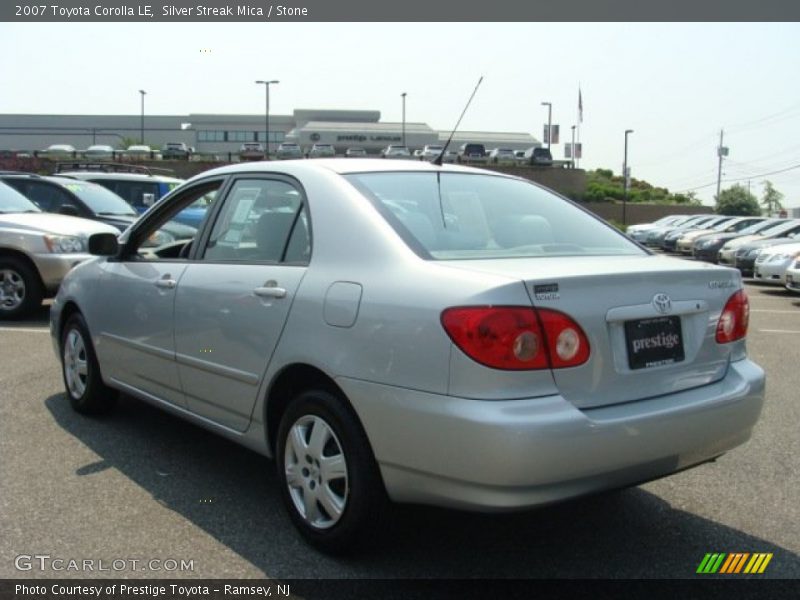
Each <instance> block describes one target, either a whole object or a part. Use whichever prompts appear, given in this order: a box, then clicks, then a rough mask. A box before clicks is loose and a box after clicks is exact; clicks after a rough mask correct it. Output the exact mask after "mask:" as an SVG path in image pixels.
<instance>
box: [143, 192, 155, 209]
mask: <svg viewBox="0 0 800 600" xmlns="http://www.w3.org/2000/svg"><path fill="white" fill-rule="evenodd" d="M155 203H156V195H155V194H142V204H144V205H145V206H153V204H155Z"/></svg>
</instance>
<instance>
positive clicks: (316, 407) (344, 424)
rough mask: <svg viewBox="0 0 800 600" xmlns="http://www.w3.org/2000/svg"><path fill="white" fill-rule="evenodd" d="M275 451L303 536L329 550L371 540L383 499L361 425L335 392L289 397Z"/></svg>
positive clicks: (341, 549) (291, 510) (284, 488)
mask: <svg viewBox="0 0 800 600" xmlns="http://www.w3.org/2000/svg"><path fill="white" fill-rule="evenodd" d="M276 450H277V452H276V454H277V457H276V459H277V461H276V462H277V468H278V477H279V479H280V481H281V484H282V485H281V492H282V496H283V499H284V503H285V505H286V508H287V510H288V511H289V516H290V518H291V519H292V522H293V523H294V525H295V526H296V527H297V529H298V530H299V531H300V533H301V534H302V535H303V537H304V538H305V539H306V540H308V541H309V542H310V543H311V544H312V545H314V546H315V547H317V548H318V549H320V550H323V551H325V552H330V553H341V552H345V551H348V550H353V549H356V548H358V547H360V546H363V545H364V543H366V542H368V541H370V540H368V539H367V537H366V534H367V532H368V531H371V532H373V533H374V531H375V524H376V523H379V522H380V520H379V514H381V513H382V512H383V510H385V508H386V503H387V502H388V501H387V499H386V493H385V491H384V488H383V483H382V481H381V477H380V473H379V471H378V467H377V464H376V462H375V459H374V457H373V455H372V450H371V448H370V446H369V442H368V441H367V438H366V435H365V434H364V431H363V429H362V428H361V424H360V423H359V422H358V419H357V418H356V417H355V415H354V414H353V412H352V410H351V409H350V407H349V406H348V405H347V404H346V403H345V401H344V400H343V399H342V398H341V397H340V396H339V395H338V394H334V393H331V392H329V391H327V390H309V391H306V392H303V393H301V394H299V395H298V396H297V397H296V398H295V399H294V400H292V402H291V403H290V405H289V407H288V408H287V409H286V412H285V413H284V415H283V418H282V419H281V424H280V427H279V429H278V439H277V448H276Z"/></svg>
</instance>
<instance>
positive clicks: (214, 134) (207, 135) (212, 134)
mask: <svg viewBox="0 0 800 600" xmlns="http://www.w3.org/2000/svg"><path fill="white" fill-rule="evenodd" d="M197 141H198V142H224V141H225V132H224V131H213V130H208V129H200V130H198V132H197Z"/></svg>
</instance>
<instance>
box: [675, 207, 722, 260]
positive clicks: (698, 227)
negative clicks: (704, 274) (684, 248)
mask: <svg viewBox="0 0 800 600" xmlns="http://www.w3.org/2000/svg"><path fill="white" fill-rule="evenodd" d="M732 218H733V217H727V216H720V215H714V216H713V217H711V218H710V219H708V220H705V221H697V222H696V223H695V224H694V225H692V226H691V227H678V228H676V229H674V230H673V231H671V232H670V233H668V234H667V235H665V236H664V241H662V242H661V249H662V250H664V252H678V240H679V239H681V238H682V237H684V236H685V235H687V234H689V233H691V232H694V231H703V230H707V229H709V228H710V227H716V226H717V225H720V224H722V223H726V222H727V221H730V220H731V219H732Z"/></svg>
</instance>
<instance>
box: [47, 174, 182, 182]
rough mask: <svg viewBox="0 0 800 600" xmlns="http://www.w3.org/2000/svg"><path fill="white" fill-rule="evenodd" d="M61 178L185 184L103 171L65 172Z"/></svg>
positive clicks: (167, 179)
mask: <svg viewBox="0 0 800 600" xmlns="http://www.w3.org/2000/svg"><path fill="white" fill-rule="evenodd" d="M59 175H60V176H62V177H64V178H69V179H80V180H81V181H100V180H101V179H102V180H111V181H161V182H163V183H183V182H184V180H183V179H178V178H177V177H168V176H166V175H155V174H147V173H106V172H103V171H64V172H62V173H59Z"/></svg>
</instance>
